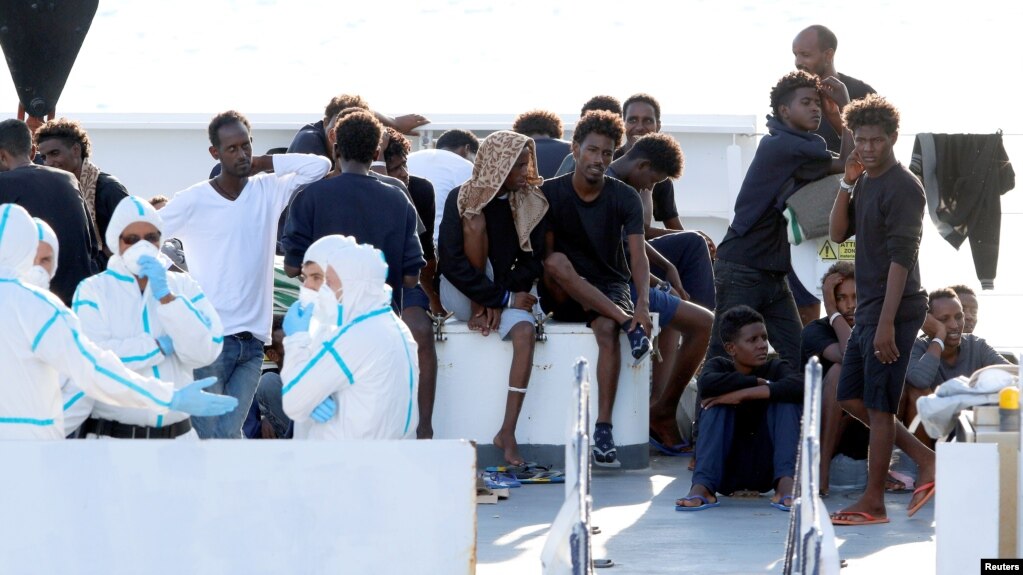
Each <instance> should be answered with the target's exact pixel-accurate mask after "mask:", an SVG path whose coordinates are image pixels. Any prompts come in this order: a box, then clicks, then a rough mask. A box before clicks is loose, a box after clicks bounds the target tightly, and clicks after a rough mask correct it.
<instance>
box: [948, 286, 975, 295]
mask: <svg viewBox="0 0 1023 575" xmlns="http://www.w3.org/2000/svg"><path fill="white" fill-rule="evenodd" d="M948 289H950V290H952V291H954V292H956V295H958V296H964V295H972V296H973V297H977V292H975V291H973V288H971V287H970V286H968V285H965V284H956V285H954V286H948Z"/></svg>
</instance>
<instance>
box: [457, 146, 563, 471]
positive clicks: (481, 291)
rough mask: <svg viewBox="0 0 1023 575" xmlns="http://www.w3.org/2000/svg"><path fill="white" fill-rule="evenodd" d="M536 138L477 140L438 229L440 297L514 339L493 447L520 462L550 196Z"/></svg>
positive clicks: (476, 323)
mask: <svg viewBox="0 0 1023 575" xmlns="http://www.w3.org/2000/svg"><path fill="white" fill-rule="evenodd" d="M542 181H543V180H542V179H541V178H540V176H539V175H538V174H537V171H536V152H535V149H534V144H533V140H531V139H529V138H527V137H526V136H523V135H520V134H516V133H515V132H508V131H500V132H494V133H493V134H491V135H489V136H487V139H485V140H483V143H482V144H481V145H480V151H479V155H478V156H477V158H476V164H475V166H474V167H473V177H472V179H470V180H469V181H468V182H466V183H465V184H464V185H462V186H461V187H460V188H459V189H458V190H457V193H452V194H450V195H449V196H448V199H447V205H445V206H444V218H443V219H442V220H441V231H440V263H441V273H442V274H443V275H442V278H441V303H442V304H443V305H444V308H445V309H449V310H451V311H452V312H453V313H454V314H455V317H456V318H457V319H458V320H459V321H467V322H469V327H470V328H471V329H477V330H480V331H481V332H482V334H483V335H484V336H486V335H488V334H489V333H490V331H492V330H493V331H496V332H497V333H498V334H499V335H500V336H501V339H503V340H511V342H512V363H511V370H510V373H509V374H508V400H507V403H506V404H505V415H504V423H503V424H502V425H501V430H500V431H498V433H497V435H496V436H495V437H494V446H496V447H497V448H498V449H501V450H503V451H504V458H505V461H507V462H508V463H509V464H511V465H522V464H523V463H524V462H525V460H523V458H522V456H521V455H520V454H519V447H518V443H516V441H515V426H516V424H517V423H518V419H519V413H520V412H521V411H522V402H523V400H524V398H525V393H526V386H527V385H528V384H529V375H530V372H531V371H532V369H533V348H534V346H535V345H536V331H535V324H536V321H535V317H534V315H533V305H534V304H535V303H536V296H535V295H534V294H533V293H531V292H534V291H535V290H534V285H535V283H536V281H537V280H539V279H540V276H541V275H542V273H543V267H542V264H541V262H542V259H541V255H540V253H539V252H540V250H542V249H543V241H544V234H543V227H542V226H540V225H539V224H540V223H541V221H542V219H543V215H544V214H545V213H546V212H547V200H546V198H545V197H544V195H543V192H541V191H540V188H539V187H538V186H539V184H540V183H541V182H542Z"/></svg>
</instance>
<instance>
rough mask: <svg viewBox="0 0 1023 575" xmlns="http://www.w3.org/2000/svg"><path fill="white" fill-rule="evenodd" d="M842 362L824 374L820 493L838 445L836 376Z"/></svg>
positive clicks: (827, 481)
mask: <svg viewBox="0 0 1023 575" xmlns="http://www.w3.org/2000/svg"><path fill="white" fill-rule="evenodd" d="M841 372H842V364H840V363H836V364H834V365H832V366H831V367H829V368H828V372H827V373H826V374H824V381H823V384H824V389H823V391H822V401H821V403H822V404H823V405H822V406H821V468H820V469H821V470H820V473H821V477H820V489H821V493H824V494H827V492H828V490H829V488H830V482H831V460H832V459H833V458H834V457H835V448H836V446H837V445H838V423H839V422H840V421H842V407H841V406H840V405H838V376H839V374H840V373H841Z"/></svg>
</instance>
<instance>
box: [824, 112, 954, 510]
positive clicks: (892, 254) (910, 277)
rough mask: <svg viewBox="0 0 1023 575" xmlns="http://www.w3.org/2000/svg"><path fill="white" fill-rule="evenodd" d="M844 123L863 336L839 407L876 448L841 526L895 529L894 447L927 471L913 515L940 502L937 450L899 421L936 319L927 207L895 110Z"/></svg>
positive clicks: (848, 221) (843, 211)
mask: <svg viewBox="0 0 1023 575" xmlns="http://www.w3.org/2000/svg"><path fill="white" fill-rule="evenodd" d="M844 119H845V125H846V127H847V129H849V130H852V134H853V138H854V140H855V143H856V149H855V150H854V151H853V153H852V154H850V155H849V158H848V161H847V162H846V167H845V175H844V177H843V179H842V181H841V183H840V186H841V187H840V190H839V193H838V196H837V197H836V198H835V205H834V207H833V208H832V210H831V241H834V242H843V241H845V240H847V239H849V238H850V237H852V236H853V235H855V236H856V329H854V330H853V333H852V335H851V336H850V337H849V344H848V346H847V348H846V352H845V357H844V359H843V361H842V373H841V376H840V377H839V382H838V401H839V402H840V403H841V405H842V408H843V409H844V410H846V411H847V412H849V413H850V414H851V415H852V416H853V417H855V418H856V419H858V420H860V421H861V422H863V424H864V425H866V426H867V427H869V428H870V449H869V453H868V457H867V488H866V490H865V491H864V492H863V495H861V496H860V498H859V500H857V501H856V502H855V503H853V504H852V505H849V506H848V507H846V508H845V509H843V510H841V511H838V512H836V513H834V514H832V516H831V518H832V523H834V524H836V525H864V524H875V523H887V522H888V516H887V512H886V510H885V502H884V485H885V479H886V477H887V475H888V464H889V459H890V458H891V454H892V448H893V442H894V444H895V445H898V446H899V448H900V449H901V450H902V451H903V453H905V454H906V455H908V456H909V457H910V458H912V459H913V461H915V462H916V464H917V468H918V475H917V481H916V483H917V486H918V487H917V489H916V491H914V492H913V496H912V498H911V499H910V501H909V505H908V508H909V509H908V511H909V515H910V516H912V515H913V514H914V513H916V512H917V511H918V510H919V509H920V508H921V507H922V506H923V505H924V503H926V502H927V501H928V500H930V499H931V497H933V496H934V474H935V458H934V452H933V451H931V450H930V449H929V448H928V447H927V446H925V445H924V444H923V443H921V442H920V440H919V439H917V438H916V437H915V436H913V435H912V434H911V433H909V431H907V430H906V427H905V426H904V425H902V424H901V423H900V422H899V421H898V420H897V419H896V417H895V414H896V412H897V411H898V409H899V401H900V399H901V396H902V391H903V386H904V384H905V381H906V371H907V369H908V368H909V364H910V357H911V352H912V349H913V342H914V341H916V334H917V332H918V331H919V330H920V326H921V325H922V324H923V323H924V316H925V315H926V313H927V294H926V292H925V291H924V290H923V288H922V287H921V286H920V266H919V264H918V262H917V256H918V255H919V251H920V237H921V235H922V234H923V217H924V204H925V202H924V190H923V186H922V185H921V184H920V181H919V180H918V179H917V178H916V176H914V175H913V174H912V173H911V172H910V171H909V170H908V169H906V168H905V167H904V166H903V165H902V164H901V163H899V162H898V160H896V159H895V142H896V141H897V140H898V137H899V111H898V110H897V109H896V108H895V106H894V105H892V104H891V103H890V102H888V101H887V100H885V99H884V98H881V97H878V96H875V95H870V96H867V97H866V98H865V99H863V100H856V101H855V102H853V103H852V104H850V105H849V106H848V107H847V108H846V109H845V114H844Z"/></svg>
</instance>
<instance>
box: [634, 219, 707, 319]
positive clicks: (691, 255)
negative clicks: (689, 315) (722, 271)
mask: <svg viewBox="0 0 1023 575" xmlns="http://www.w3.org/2000/svg"><path fill="white" fill-rule="evenodd" d="M650 245H652V246H654V249H655V250H657V251H658V252H659V253H660V254H661V255H662V256H664V258H665V259H667V260H668V261H669V262H671V263H672V265H674V266H675V267H676V268H677V269H678V275H679V277H680V278H681V279H682V288H683V289H685V290H686V291H687V292H689V298H690V299H689V301H691V302H692V303H695V304H696V305H700V306H703V307H705V308H707V309H710V310H712V309H714V301H715V298H714V262H712V261H711V259H710V252H709V251H708V250H707V240H705V239H704V238H703V236H701V235H700V234H698V233H696V232H678V233H675V234H669V235H666V236H660V237H657V238H654V239H652V240H650ZM650 271H651V272H653V274H654V275H656V276H657V277H659V278H661V279H664V270H662V269H660V268H658V267H651V270H650Z"/></svg>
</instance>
